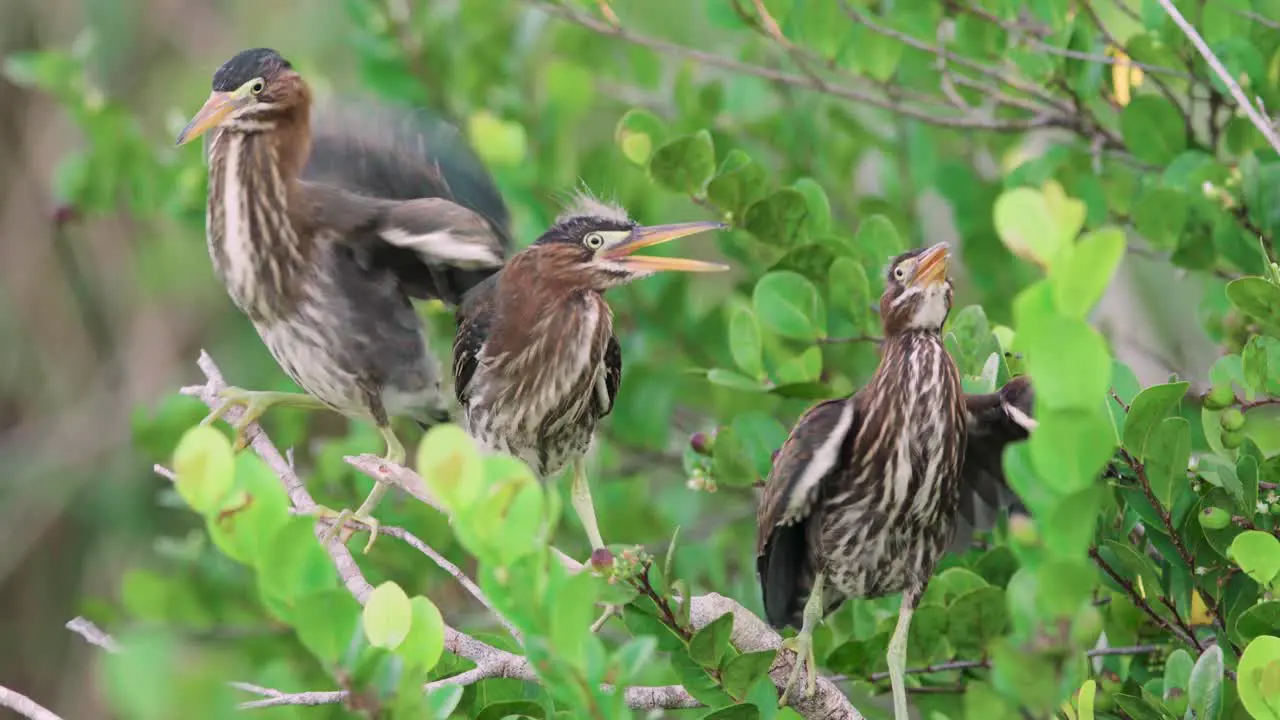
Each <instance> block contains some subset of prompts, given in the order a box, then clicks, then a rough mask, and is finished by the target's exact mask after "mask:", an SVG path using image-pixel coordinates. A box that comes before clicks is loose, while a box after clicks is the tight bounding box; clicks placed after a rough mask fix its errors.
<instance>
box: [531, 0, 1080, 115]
mask: <svg viewBox="0 0 1280 720" xmlns="http://www.w3.org/2000/svg"><path fill="white" fill-rule="evenodd" d="M527 1H528V2H530V3H531V4H533V5H535V6H537V7H540V8H542V9H544V10H546V11H547V12H549V13H551V14H552V15H555V16H557V17H559V18H561V19H564V20H567V21H569V22H572V23H574V24H575V25H579V26H581V27H584V28H587V29H588V30H592V31H594V32H597V33H600V34H602V35H607V36H609V37H615V38H618V39H619V40H623V41H625V42H629V43H631V44H633V45H639V46H642V47H647V48H649V49H651V50H657V51H659V52H662V53H665V54H668V55H674V56H678V57H683V58H686V59H689V60H693V61H695V62H698V63H700V64H703V65H707V66H710V67H718V68H721V69H723V70H729V71H731V72H736V73H741V74H743V75H753V76H755V77H758V78H763V79H765V80H770V81H772V82H776V83H781V84H783V85H791V86H795V87H800V88H806V89H809V90H813V91H815V92H818V93H822V94H824V95H830V96H832V97H838V98H842V99H845V100H853V101H856V102H859V103H863V104H865V105H871V106H873V107H877V108H880V109H882V110H888V111H889V112H892V113H896V114H898V115H902V116H904V117H909V118H914V119H916V120H920V121H922V122H925V123H928V124H930V125H936V126H938V127H947V128H957V129H968V130H988V131H992V132H1015V131H1026V130H1033V129H1036V128H1049V127H1061V126H1064V124H1065V125H1069V123H1070V121H1071V118H1064V117H1061V116H1056V115H1052V114H1047V113H1046V114H1038V115H1035V116H1032V117H1029V118H1021V119H1016V120H996V119H991V118H985V117H971V116H945V115H940V114H939V111H940V110H941V106H931V107H929V108H918V107H913V106H910V105H904V104H901V103H895V102H894V101H892V100H890V99H888V98H885V97H881V96H880V95H877V94H874V93H871V92H869V91H864V90H859V89H857V88H851V87H845V86H843V85H834V84H831V83H828V82H826V81H825V80H822V79H820V78H819V79H814V78H813V77H810V76H808V75H796V74H794V73H788V72H783V71H781V70H774V69H772V68H768V67H764V66H762V65H753V64H751V63H746V62H742V61H740V60H734V59H732V58H727V57H723V56H720V55H716V54H714V53H709V52H704V51H702V50H697V49H694V48H690V47H685V46H683V45H679V44H677V43H672V42H668V41H667V40H663V39H661V38H655V37H650V36H648V35H641V34H639V33H635V32H632V31H630V30H627V29H626V28H624V27H621V26H616V27H615V26H613V25H610V24H609V23H606V22H603V21H601V20H596V19H595V18H593V17H591V16H589V15H586V14H584V13H581V12H578V11H577V10H574V9H572V8H569V7H566V6H564V5H561V4H559V3H556V2H553V0H527Z"/></svg>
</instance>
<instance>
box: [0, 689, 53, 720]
mask: <svg viewBox="0 0 1280 720" xmlns="http://www.w3.org/2000/svg"><path fill="white" fill-rule="evenodd" d="M0 707H6V708H9V709H10V710H12V711H14V712H16V713H18V714H19V715H22V716H23V717H27V718H30V719H31V720H62V718H60V717H58V716H57V715H54V714H53V713H52V712H50V711H49V710H47V709H45V708H44V707H43V706H42V705H40V703H38V702H36V701H35V700H32V699H31V698H29V697H27V696H26V695H23V694H22V693H20V692H18V691H16V690H10V689H9V688H7V687H5V686H3V685H0Z"/></svg>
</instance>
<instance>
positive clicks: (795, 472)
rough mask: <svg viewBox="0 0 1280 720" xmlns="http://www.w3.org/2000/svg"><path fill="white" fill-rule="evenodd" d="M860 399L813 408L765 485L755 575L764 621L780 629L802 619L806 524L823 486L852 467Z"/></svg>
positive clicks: (809, 571) (808, 574)
mask: <svg viewBox="0 0 1280 720" xmlns="http://www.w3.org/2000/svg"><path fill="white" fill-rule="evenodd" d="M858 405H859V396H858V395H854V396H852V397H849V398H843V399H839V400H827V401H825V402H821V403H818V404H817V405H815V406H813V407H812V408H810V409H809V410H808V412H806V413H805V414H804V415H802V416H801V417H800V420H799V421H797V422H796V425H795V427H794V428H792V430H791V434H790V435H789V436H788V437H787V440H786V442H785V443H783V444H782V449H781V450H780V451H779V452H778V457H777V459H776V460H775V461H774V463H773V469H772V470H771V471H770V472H769V477H768V479H767V480H766V481H765V486H764V493H763V494H762V496H761V498H760V506H759V509H758V511H757V513H756V524H757V535H756V571H757V574H758V577H759V580H760V588H761V591H762V593H763V595H764V609H765V616H766V617H767V618H768V620H769V622H770V623H771V624H772V625H774V626H775V627H782V626H784V625H786V624H788V623H790V622H794V618H796V617H797V616H798V615H799V611H800V608H801V606H802V605H803V604H804V602H805V600H806V596H807V594H808V588H809V587H810V586H811V584H812V582H813V576H814V572H815V568H813V567H810V564H809V561H808V556H809V553H808V549H807V542H808V524H809V523H810V521H811V520H817V518H813V510H814V507H815V503H816V502H817V500H818V497H819V489H820V488H821V486H822V485H823V484H824V483H826V482H829V481H830V480H831V479H832V478H833V477H835V476H836V474H837V473H838V472H839V470H840V469H841V468H842V467H843V466H844V465H845V464H846V463H847V462H848V453H849V449H850V447H851V441H852V439H853V438H854V437H856V436H857V433H858V428H859V426H860V413H859V411H858Z"/></svg>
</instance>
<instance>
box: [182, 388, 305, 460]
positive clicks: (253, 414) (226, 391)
mask: <svg viewBox="0 0 1280 720" xmlns="http://www.w3.org/2000/svg"><path fill="white" fill-rule="evenodd" d="M218 397H219V398H221V400H222V402H221V403H219V404H218V406H217V407H215V408H213V410H212V411H210V413H209V414H208V415H207V416H205V419H204V420H201V421H200V424H201V425H209V424H212V423H213V421H214V420H217V419H218V418H220V417H222V416H223V415H224V414H225V413H226V412H227V410H229V409H231V407H232V406H234V405H240V406H242V407H244V414H243V415H241V416H240V418H239V419H238V420H236V421H235V422H234V423H231V427H232V428H233V429H234V430H235V431H236V442H235V449H236V450H241V449H243V448H244V446H245V436H244V432H245V430H246V429H248V427H249V426H250V425H251V424H253V423H254V422H256V421H257V420H258V418H260V417H262V414H263V413H264V412H266V411H267V408H270V407H273V406H276V405H281V406H288V407H296V408H306V409H309V410H326V409H328V407H329V406H328V405H325V404H324V403H322V402H320V401H319V400H317V399H315V398H314V397H312V396H310V395H307V394H306V393H291V392H276V391H274V390H245V389H243V388H238V387H225V388H223V389H221V390H219V391H218Z"/></svg>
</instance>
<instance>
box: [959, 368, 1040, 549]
mask: <svg viewBox="0 0 1280 720" xmlns="http://www.w3.org/2000/svg"><path fill="white" fill-rule="evenodd" d="M1034 401H1035V391H1034V390H1033V389H1032V387H1031V382H1030V379H1029V378H1027V377H1026V376H1025V375H1024V376H1021V377H1016V378H1014V379H1012V380H1010V381H1009V382H1008V383H1006V384H1005V386H1004V387H1002V388H1000V389H999V390H997V391H996V392H994V393H987V394H984V395H966V396H965V398H964V402H965V419H966V421H967V422H968V425H969V444H968V446H967V447H966V448H965V454H964V467H963V468H962V470H961V483H962V492H961V495H960V520H961V524H960V528H959V531H958V532H957V533H956V540H955V544H954V545H953V548H952V549H953V550H963V549H964V548H966V547H968V544H969V542H970V539H971V536H972V534H973V532H975V531H977V532H981V531H985V530H989V529H991V527H992V526H993V524H994V523H995V520H996V518H997V517H998V515H999V512H1000V511H1001V510H1002V509H1006V508H1009V509H1012V510H1014V511H1020V510H1021V509H1022V506H1021V503H1020V502H1019V501H1018V497H1017V495H1015V494H1014V493H1013V491H1012V490H1010V489H1009V486H1008V484H1007V483H1006V482H1005V476H1004V464H1003V458H1004V449H1005V446H1007V445H1008V444H1009V443H1013V442H1018V441H1019V440H1025V439H1027V437H1028V436H1029V435H1030V432H1031V430H1032V429H1033V428H1034V427H1035V420H1034V419H1033V412H1032V411H1033V409H1034V408H1033V406H1034Z"/></svg>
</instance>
